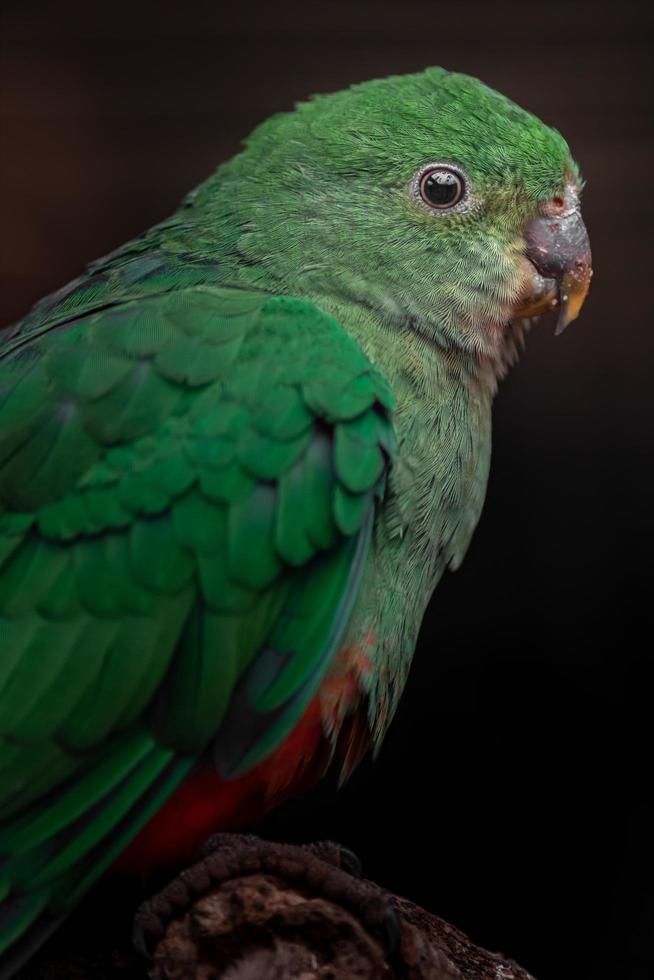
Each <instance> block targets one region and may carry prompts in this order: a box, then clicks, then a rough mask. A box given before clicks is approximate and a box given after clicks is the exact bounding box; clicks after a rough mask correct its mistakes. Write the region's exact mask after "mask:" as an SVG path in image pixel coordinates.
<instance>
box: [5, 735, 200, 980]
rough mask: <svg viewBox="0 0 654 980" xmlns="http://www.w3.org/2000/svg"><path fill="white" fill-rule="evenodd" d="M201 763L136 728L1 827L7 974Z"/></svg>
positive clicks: (76, 901)
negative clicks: (61, 784)
mask: <svg viewBox="0 0 654 980" xmlns="http://www.w3.org/2000/svg"><path fill="white" fill-rule="evenodd" d="M194 764H195V759H193V758H189V757H180V756H178V755H176V754H175V753H174V752H173V751H172V750H171V749H165V748H162V747H161V746H160V745H157V744H156V743H155V741H154V739H153V736H152V735H151V734H150V733H149V732H147V731H146V730H145V729H139V730H137V731H132V732H130V733H127V734H125V735H124V736H122V738H121V739H120V740H118V741H116V742H114V744H113V746H112V747H111V749H110V751H107V752H106V753H105V754H103V756H102V758H101V759H99V760H98V759H96V760H94V764H93V765H92V766H89V768H88V769H87V771H86V772H84V773H82V774H79V773H78V774H77V775H76V776H75V778H74V780H71V781H70V783H68V784H66V785H64V786H62V787H61V788H59V789H58V790H57V792H56V793H54V794H52V795H51V796H50V797H49V798H47V799H46V800H45V801H44V800H41V801H40V802H39V804H38V805H35V806H34V807H33V808H30V809H28V810H27V811H25V812H23V813H22V814H20V815H18V816H16V817H14V818H12V819H10V820H9V821H7V822H5V823H4V824H3V825H2V826H1V827H0V980H8V978H9V977H11V976H13V975H14V973H15V972H16V971H17V970H19V969H20V967H21V966H22V965H23V964H24V963H25V962H26V961H27V960H28V959H29V958H30V956H32V954H33V953H34V952H35V951H36V950H37V949H38V948H39V946H41V945H42V943H43V942H45V940H46V939H47V938H48V936H49V935H50V934H51V933H52V932H54V930H55V929H56V928H57V927H58V926H59V924H60V923H61V922H62V920H63V919H65V918H66V916H67V915H68V914H69V912H70V911H72V909H73V908H74V907H75V905H76V904H77V903H78V902H79V900H80V899H81V898H82V896H83V895H84V893H85V891H86V890H87V889H88V888H89V886H90V885H91V884H92V883H93V882H94V881H95V880H96V879H97V878H98V877H99V876H100V875H101V874H102V873H103V871H105V869H106V868H107V867H108V866H109V865H110V864H111V863H112V862H113V861H114V860H115V859H116V857H117V856H118V855H119V854H120V853H121V852H122V851H123V850H124V848H125V847H126V845H127V844H128V843H129V842H130V840H131V839H132V838H133V837H134V836H135V835H136V834H137V833H138V831H139V830H140V829H141V827H142V826H143V825H144V824H145V823H146V821H147V820H149V819H150V817H151V816H152V815H153V813H155V812H156V811H157V810H158V809H159V807H160V806H161V805H162V803H163V802H164V800H165V799H166V798H167V797H168V796H169V795H170V793H171V792H173V791H174V790H175V789H176V788H177V786H179V784H180V783H181V782H182V780H183V779H184V778H185V777H186V776H187V775H188V773H189V771H190V770H191V769H192V767H193V765H194Z"/></svg>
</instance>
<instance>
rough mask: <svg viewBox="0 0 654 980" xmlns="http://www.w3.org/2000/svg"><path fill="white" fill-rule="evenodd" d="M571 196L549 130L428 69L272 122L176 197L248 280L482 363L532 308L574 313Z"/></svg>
mask: <svg viewBox="0 0 654 980" xmlns="http://www.w3.org/2000/svg"><path fill="white" fill-rule="evenodd" d="M580 190H581V179H580V175H579V171H578V168H577V166H576V164H575V163H574V161H573V159H572V157H571V155H570V151H569V149H568V146H567V144H566V142H565V140H564V139H563V137H562V136H561V135H560V134H559V133H558V132H557V131H556V130H554V129H551V128H549V127H548V126H546V125H544V124H543V123H542V122H541V121H540V120H539V119H537V118H536V117H534V116H533V115H531V114H530V113H528V112H526V111H524V110H523V109H520V108H519V107H518V106H516V105H515V104H514V103H512V102H511V101H509V100H508V99H506V98H505V97H503V96H501V95H499V94H498V93H497V92H494V91H493V90H491V89H489V88H488V87H487V86H485V85H483V84H482V83H481V82H479V81H477V80H476V79H474V78H470V77H468V76H466V75H461V74H454V73H450V72H448V71H445V70H444V69H441V68H429V69H427V70H426V71H424V72H421V73H419V74H416V75H404V76H397V77H391V78H386V79H380V80H376V81H371V82H365V83H363V84H360V85H356V86H353V87H352V88H350V89H348V90H345V91H342V92H337V93H335V94H332V95H321V96H317V97H314V98H313V99H312V100H311V101H309V102H306V103H302V104H300V105H298V106H297V107H296V109H295V111H294V112H291V113H283V114H279V115H276V116H273V117H272V118H271V119H269V120H267V121H266V122H265V123H264V124H263V125H261V126H260V127H259V128H258V129H256V130H255V131H254V133H253V134H252V135H251V136H250V138H249V139H248V140H247V142H246V144H245V149H244V150H243V151H242V152H241V153H240V154H239V155H238V156H236V157H235V158H233V159H232V160H231V161H229V162H228V163H227V164H225V165H224V166H223V167H221V168H220V169H219V170H218V172H217V173H216V175H214V177H213V178H212V179H210V180H209V181H208V182H207V183H206V184H205V185H203V186H202V187H201V188H199V189H198V191H196V192H195V193H194V195H193V198H192V200H191V201H190V202H189V206H190V207H191V209H192V210H193V209H197V208H200V212H201V213H203V214H205V215H208V217H209V222H210V223H211V222H213V224H212V225H211V234H212V235H214V236H215V235H216V234H217V235H218V236H219V238H220V237H222V241H221V247H222V254H225V250H227V252H228V253H229V252H231V253H232V254H238V256H239V258H240V259H241V260H245V262H246V263H247V264H248V265H249V267H250V268H251V269H253V270H255V271H253V273H252V278H253V279H255V281H256V279H257V277H259V278H260V279H261V280H262V282H263V284H265V285H269V284H270V283H271V282H273V283H275V284H277V285H279V286H281V287H283V288H284V289H285V290H287V291H288V290H291V291H293V292H295V293H299V294H304V295H309V296H311V297H312V298H315V299H317V300H320V297H321V295H322V296H334V295H340V296H342V297H345V298H347V299H348V300H350V301H354V302H356V303H360V304H363V305H365V306H366V307H368V308H373V309H376V310H378V311H380V312H381V313H382V314H383V315H384V316H385V317H386V318H388V319H391V320H393V321H395V322H396V323H397V324H398V325H399V326H400V327H401V328H406V325H407V324H409V325H410V326H411V327H412V329H414V330H417V331H419V332H421V333H423V334H424V335H425V336H428V337H430V338H431V339H432V340H434V341H435V342H437V343H438V344H439V345H442V346H444V347H458V348H462V349H464V350H466V351H468V352H472V353H475V354H477V355H488V356H491V357H492V356H493V355H494V354H498V352H499V351H500V350H501V348H502V346H503V345H505V344H506V343H507V341H509V340H511V341H513V342H514V341H515V336H516V332H520V331H522V330H523V329H524V328H525V327H526V326H528V325H529V324H530V321H531V319H532V318H534V317H537V316H539V315H540V314H542V313H544V312H547V311H549V310H552V309H556V310H557V311H558V326H557V332H560V331H561V330H563V328H564V327H565V326H566V325H567V324H568V323H569V322H570V321H571V320H573V319H574V318H575V317H576V316H577V315H578V313H579V310H580V308H581V305H582V303H583V301H584V298H585V296H586V293H587V291H588V286H589V283H590V277H591V274H592V272H591V254H590V246H589V242H588V236H587V234H586V230H585V227H584V224H583V221H582V218H581V214H580V210H579V193H580ZM212 215H213V216H215V217H213V218H212Z"/></svg>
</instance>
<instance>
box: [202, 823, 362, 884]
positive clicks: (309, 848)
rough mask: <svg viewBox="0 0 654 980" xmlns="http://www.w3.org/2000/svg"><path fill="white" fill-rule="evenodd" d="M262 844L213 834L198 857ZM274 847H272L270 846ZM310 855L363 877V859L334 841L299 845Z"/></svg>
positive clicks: (254, 839)
mask: <svg viewBox="0 0 654 980" xmlns="http://www.w3.org/2000/svg"><path fill="white" fill-rule="evenodd" d="M261 843H265V842H262V840H261V838H260V837H256V836H255V835H254V834H223V833H219V834H212V835H211V837H208V838H207V839H206V841H205V842H204V844H203V845H202V847H201V848H200V850H199V852H198V857H200V858H205V857H209V855H210V854H213V853H214V852H215V851H223V852H224V851H226V850H229V851H234V852H235V853H238V852H239V851H241V850H242V849H243V852H245V851H247V849H248V848H249V847H252V846H256V845H257V844H261ZM269 846H272V845H269ZM296 846H297V847H301V848H302V849H303V850H304V851H306V852H307V853H309V854H315V856H316V857H317V858H319V859H320V860H321V861H324V862H325V864H332V865H333V866H334V867H335V868H341V869H342V870H343V871H346V872H347V873H348V874H349V875H352V877H353V878H361V877H363V865H362V863H361V859H360V858H359V857H358V855H356V854H355V853H354V851H351V850H350V849H349V847H344V846H343V845H342V844H338V843H337V842H336V841H333V840H321V841H315V842H312V843H310V844H298V845H296Z"/></svg>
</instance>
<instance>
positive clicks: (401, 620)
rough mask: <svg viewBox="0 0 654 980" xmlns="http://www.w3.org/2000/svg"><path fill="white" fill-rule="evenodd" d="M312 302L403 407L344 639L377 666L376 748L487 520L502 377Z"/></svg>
mask: <svg viewBox="0 0 654 980" xmlns="http://www.w3.org/2000/svg"><path fill="white" fill-rule="evenodd" d="M312 299H313V300H314V302H316V304H317V305H318V306H320V308H321V309H323V310H325V311H326V312H328V313H330V314H331V315H333V316H334V317H335V318H336V319H337V320H338V322H339V323H341V324H342V325H343V327H344V328H345V329H346V330H347V331H348V333H350V334H351V335H352V336H354V337H355V338H356V340H357V341H358V342H359V343H360V345H361V347H362V348H363V350H364V351H365V352H366V354H367V355H368V357H369V358H370V360H371V361H373V362H374V363H375V364H376V365H377V367H378V368H379V369H380V370H381V371H382V372H383V374H384V375H385V376H386V378H387V380H388V382H389V383H390V386H391V389H392V391H393V395H394V397H395V400H396V405H397V407H396V410H395V411H394V413H393V421H394V425H395V428H396V432H397V437H398V458H397V461H396V464H395V466H394V467H393V471H392V473H391V475H390V478H389V486H388V491H389V492H388V494H387V496H386V499H385V502H384V505H383V507H382V510H381V511H380V514H379V517H378V520H377V523H376V533H375V536H374V539H373V542H372V546H371V552H370V557H369V560H368V563H367V565H366V569H365V572H364V579H363V583H362V591H361V596H360V601H359V602H357V605H356V607H355V610H354V613H353V616H352V620H351V622H350V624H349V625H348V633H347V636H346V638H345V646H346V647H348V648H356V647H357V646H361V644H362V643H365V646H366V660H367V662H368V664H369V667H368V669H367V670H366V671H362V672H361V674H360V676H359V678H358V681H359V684H360V687H361V689H362V691H363V693H364V694H365V697H366V703H367V705H368V719H369V727H370V730H371V732H372V736H373V741H374V742H375V743H376V744H377V745H378V744H379V743H380V742H381V740H382V738H383V736H384V734H385V732H386V729H387V727H388V724H389V722H390V720H391V718H392V717H393V714H394V711H395V709H396V707H397V704H398V702H399V699H400V696H401V693H402V690H403V688H404V684H405V682H406V679H407V676H408V672H409V667H410V665H411V660H412V658H413V653H414V649H415V645H416V640H417V635H418V630H419V627H420V623H421V622H422V618H423V615H424V612H425V609H426V607H427V604H428V602H429V600H430V598H431V596H432V594H433V592H434V589H435V588H436V585H437V583H438V581H439V579H440V577H441V576H442V574H443V572H444V571H445V569H446V568H448V567H450V568H453V569H454V568H457V567H458V566H459V565H460V563H461V561H462V560H463V557H464V554H465V552H466V550H467V547H468V544H469V542H470V539H471V537H472V533H473V531H474V529H475V527H476V525H477V522H478V520H479V517H480V514H481V509H482V506H483V501H484V497H485V493H486V483H487V478H488V471H489V465H490V445H491V404H492V399H493V395H494V392H495V389H496V384H497V372H496V370H495V365H494V364H492V363H489V362H484V361H483V360H481V359H471V358H468V357H466V356H465V355H464V354H463V352H461V351H459V350H455V351H450V350H443V349H441V348H439V347H438V346H437V345H436V344H435V343H433V342H432V341H430V340H428V339H427V338H425V337H424V336H423V335H422V334H421V333H420V332H418V331H416V330H413V329H408V328H407V329H405V330H403V331H399V330H398V329H397V328H396V326H395V325H394V324H393V323H388V322H385V321H384V320H383V319H382V318H381V317H379V316H377V315H376V314H375V313H374V312H372V311H370V310H365V309H363V308H362V307H360V306H358V305H356V304H355V305H349V304H346V303H343V302H342V301H340V300H336V299H333V298H330V297H323V296H315V297H312ZM380 596H382V597H384V598H383V600H382V601H381V602H380V598H379V597H380Z"/></svg>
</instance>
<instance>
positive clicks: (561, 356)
mask: <svg viewBox="0 0 654 980" xmlns="http://www.w3.org/2000/svg"><path fill="white" fill-rule="evenodd" d="M651 10H652V8H651V5H650V6H648V7H646V6H645V5H644V4H640V3H631V2H620V3H616V4H608V3H607V4H591V3H579V4H572V3H558V2H549V3H538V4H536V3H506V4H500V3H484V2H480V0H474V2H473V0H469V2H468V3H465V4H457V5H455V4H452V3H445V2H442V3H438V2H437V0H432V2H430V3H427V2H418V0H407V2H404V3H401V4H400V3H397V4H396V3H388V2H385V0H377V2H372V0H365V2H358V3H357V2H346V0H332V2H330V3H321V4H318V3H314V4H311V3H308V2H305V3H301V2H299V0H291V2H286V3H278V4H275V3H271V2H268V3H262V2H259V0H256V2H255V0H253V2H250V3H247V4H239V5H238V6H237V5H236V4H228V3H221V2H218V0H214V2H212V3H201V2H196V0H186V2H179V3H156V4H155V3H151V2H133V3H131V4H123V3H112V4H107V3H95V4H88V3H76V2H71V0H61V2H59V3H50V4H41V3H30V2H26V0H23V2H11V0H4V3H3V5H2V21H1V26H2V53H1V60H0V79H1V87H2V90H1V102H0V120H1V125H2V151H1V167H2V173H1V187H0V209H1V211H0V228H1V229H2V236H1V241H0V248H1V249H2V259H1V273H2V290H1V292H0V297H1V308H0V322H2V323H5V322H10V321H11V320H13V319H15V318H17V317H19V316H21V315H22V314H23V313H24V312H25V311H26V309H27V308H28V307H29V306H30V305H31V304H32V303H33V302H34V301H35V300H37V299H38V298H39V297H40V296H42V295H43V294H45V293H47V292H48V291H51V290H53V289H55V288H57V287H59V286H61V285H62V284H64V283H65V282H66V281H67V280H69V279H71V278H72V277H74V276H75V275H77V274H78V273H79V272H80V270H81V269H82V268H83V266H84V265H85V263H86V262H87V261H89V260H91V259H93V258H95V257H96V256H98V255H101V254H103V253H105V252H107V251H109V250H110V249H112V248H114V247H115V246H117V245H119V244H120V243H122V242H123V241H125V240H126V239H128V238H129V237H131V236H133V235H134V234H136V233H138V232H139V231H141V230H142V229H144V228H145V227H147V226H148V225H149V224H152V223H154V222H155V221H157V220H159V219H160V218H162V217H164V216H165V215H166V214H167V213H169V212H170V211H171V210H172V209H173V208H174V207H175V205H176V203H177V202H178V200H179V199H180V198H181V196H182V195H183V194H184V193H185V192H186V191H187V190H188V189H189V188H190V187H192V186H193V185H194V184H197V183H198V182H199V181H200V180H202V179H203V178H204V177H205V176H206V175H207V174H208V173H209V172H210V171H211V170H212V169H213V168H214V167H215V166H216V164H217V163H219V162H220V161H221V160H223V159H225V158H227V157H229V156H230V155H231V154H233V153H234V152H235V151H236V150H237V149H238V146H239V140H240V139H241V138H242V137H244V136H245V135H246V134H247V133H248V132H249V130H250V129H251V128H252V127H253V126H254V125H255V124H256V123H258V122H259V121H261V120H262V119H264V118H265V117H266V116H268V115H269V114H271V113H272V112H275V111H277V110H281V109H287V108H289V107H290V106H291V105H292V103H293V102H294V101H296V100H298V99H302V98H304V97H306V96H307V95H309V94H310V93H312V92H322V91H330V90H334V89H338V88H342V87H344V86H345V85H347V84H349V83H351V82H355V81H359V80H363V79H366V78H370V77H374V76H379V75H386V74H389V73H401V72H408V71H415V70H419V69H421V68H423V67H425V66H426V65H429V64H441V65H444V66H445V67H448V68H453V69H457V70H460V71H464V72H468V73H470V74H473V75H477V76H479V77H481V78H482V79H483V80H484V81H485V82H487V83H488V84H490V85H491V86H493V87H495V88H497V89H499V90H500V91H502V92H503V93H505V94H506V95H508V96H510V97H512V98H513V99H515V100H516V101H517V102H519V103H520V104H522V105H524V106H525V107H527V108H529V109H531V110H532V111H534V112H535V113H536V114H537V115H539V116H541V117H542V118H543V119H544V120H545V121H546V122H548V123H551V124H553V125H555V126H556V127H557V128H559V129H560V130H561V131H562V132H563V133H564V135H565V136H566V137H567V139H568V141H569V142H570V144H571V146H572V149H573V152H574V154H575V156H576V158H577V159H578V161H579V162H580V164H581V167H582V170H583V172H584V175H585V176H586V178H587V181H588V185H587V190H586V192H585V197H584V215H585V218H586V223H587V226H588V229H589V232H590V237H591V242H592V246H593V253H594V266H595V279H594V281H593V287H592V290H591V294H590V297H589V299H588V301H587V303H586V306H585V308H584V312H583V315H582V318H581V320H580V321H579V322H578V323H575V324H574V325H573V327H572V328H570V330H569V331H568V332H567V333H566V334H565V336H564V337H563V338H561V339H559V340H556V341H555V340H554V339H553V338H552V336H551V328H550V326H547V327H541V328H540V330H539V331H538V332H537V333H536V334H535V335H534V336H532V338H531V340H530V343H529V345H528V351H527V354H526V355H525V357H524V358H523V361H522V363H521V365H520V366H519V368H518V369H517V370H515V371H514V373H513V374H512V375H511V377H510V378H509V379H508V380H507V381H506V382H505V383H504V385H503V386H502V389H501V392H500V395H499V397H498V400H497V408H496V417H495V449H494V453H495V455H494V465H493V471H492V476H491V483H490V488H489V494H488V500H487V505H486V510H485V514H484V517H483V519H482V523H481V526H480V528H479V530H478V532H477V535H476V537H475V540H474V543H473V546H472V549H471V552H470V554H469V556H468V558H467V561H466V563H465V565H464V567H463V569H462V570H461V571H460V572H459V573H457V575H456V576H449V577H448V578H447V580H446V581H444V582H443V584H442V586H441V587H440V588H439V591H438V594H437V597H436V598H435V600H434V602H433V604H432V606H431V608H430V611H429V613H428V615H427V618H426V620H425V624H424V628H423V631H422V636H421V642H420V648H419V651H418V656H417V659H416V662H415V667H414V670H413V673H412V676H411V679H410V682H409V685H408V688H407V692H406V695H405V698H404V702H403V705H402V708H401V710H400V712H399V715H398V718H397V719H396V721H395V723H394V726H393V728H392V731H391V734H390V735H389V738H388V740H387V743H386V744H385V747H384V749H383V751H382V753H381V756H380V758H379V759H378V761H377V762H376V763H375V764H372V763H366V764H365V765H364V767H363V768H362V770H361V771H360V772H359V774H358V775H357V776H355V778H354V779H353V780H352V782H351V783H350V784H349V786H348V787H347V788H346V789H345V790H344V791H343V792H342V793H340V794H339V795H337V794H336V791H335V788H334V787H333V786H331V785H327V786H326V787H322V788H321V789H319V790H317V791H316V792H314V793H312V794H309V795H308V796H306V797H304V798H303V799H301V800H299V801H297V802H295V803H293V804H290V805H288V806H287V807H285V808H283V810H282V811H280V812H279V813H278V814H276V815H275V816H274V817H272V818H271V819H270V820H269V821H268V823H267V825H266V827H265V831H266V832H267V833H269V834H270V835H272V836H278V837H286V838H288V839H292V838H295V839H299V838H302V839H308V838H312V837H319V836H329V837H334V838H336V839H340V840H342V841H343V842H345V843H347V844H349V845H350V846H351V847H352V848H353V849H354V850H356V851H358V852H359V854H360V856H361V857H362V858H363V860H364V863H365V866H366V871H367V872H368V874H370V875H371V876H372V877H376V878H377V879H379V880H380V881H382V882H383V883H384V884H385V885H386V886H388V887H389V888H391V889H395V890H397V891H400V892H404V893H407V894H409V895H410V896H411V897H413V898H414V899H416V900H418V901H419V902H422V903H423V904H425V905H427V906H428V907H429V908H431V909H432V910H434V911H436V912H438V913H439V914H440V915H443V916H445V917H447V918H450V919H451V920H452V921H454V922H455V923H456V924H457V925H459V926H461V927H462V928H464V929H467V930H468V931H469V932H470V933H471V934H472V935H473V936H474V938H475V939H476V941H478V942H480V943H482V944H486V945H488V946H490V947H491V948H501V949H502V950H504V951H505V952H507V953H509V954H511V955H512V956H514V957H515V958H517V959H518V960H520V961H521V962H522V963H524V965H525V966H526V967H528V968H529V969H530V970H531V971H532V972H533V973H534V974H535V975H536V976H537V977H538V978H540V980H572V978H575V980H576V978H580V977H591V976H592V977H593V978H600V977H614V978H616V980H617V978H619V980H645V978H648V980H651V977H652V976H654V958H653V956H652V952H651V950H650V943H651V937H652V935H653V933H654V929H653V924H654V902H653V901H652V889H653V888H654V873H653V872H654V867H653V865H652V850H651V839H650V838H651V834H652V827H653V825H654V821H653V820H652V811H651V809H648V803H647V791H648V790H649V788H650V785H649V784H650V783H651V772H652V766H651V748H650V746H651V741H652V739H651V729H652V723H651V716H652V710H651V699H652V696H653V695H652V688H651V686H650V685H649V684H648V683H647V661H648V660H649V657H650V650H651V623H650V615H649V613H650V610H651V598H650V591H651V578H652V574H651V556H652V524H653V521H652V507H653V503H652V482H653V481H652V477H653V475H654V465H653V461H652V442H653V440H652V428H653V425H652V423H653V412H652V353H653V352H654V331H653V330H652V326H653V325H652V275H653V273H652V269H651V262H652V249H651V244H650V243H651V237H652V233H651V228H652V218H653V216H652V193H651V175H652V173H654V142H653V138H654V127H653V112H652V108H653V106H652V69H651V63H650V62H651V50H652V40H653V31H652V12H651Z"/></svg>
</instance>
